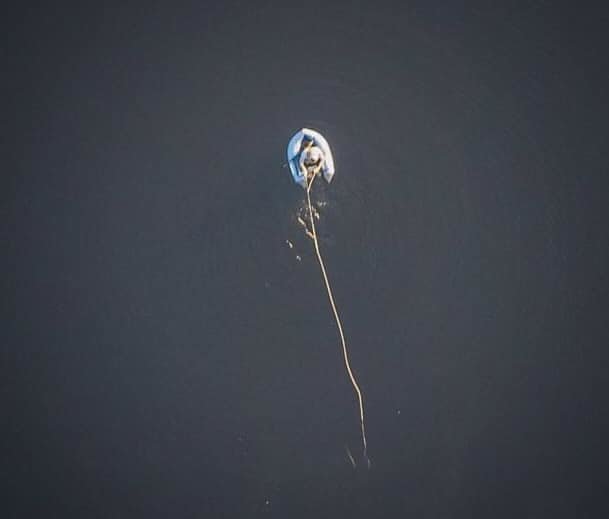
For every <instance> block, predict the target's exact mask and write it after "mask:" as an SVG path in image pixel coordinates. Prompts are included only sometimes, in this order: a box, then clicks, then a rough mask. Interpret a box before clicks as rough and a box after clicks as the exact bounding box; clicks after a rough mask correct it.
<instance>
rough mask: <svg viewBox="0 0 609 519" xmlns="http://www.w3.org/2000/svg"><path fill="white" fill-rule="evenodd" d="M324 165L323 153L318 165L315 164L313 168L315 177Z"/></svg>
mask: <svg viewBox="0 0 609 519" xmlns="http://www.w3.org/2000/svg"><path fill="white" fill-rule="evenodd" d="M325 163H326V157H325V156H324V154H323V152H322V154H321V158H320V159H319V164H317V166H315V174H316V175H317V173H319V172H320V171H321V170H322V168H323V167H324V164H325Z"/></svg>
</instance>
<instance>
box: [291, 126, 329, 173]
mask: <svg viewBox="0 0 609 519" xmlns="http://www.w3.org/2000/svg"><path fill="white" fill-rule="evenodd" d="M324 160H325V159H324V152H323V151H322V150H321V148H319V147H318V146H315V143H314V141H313V139H311V138H310V137H308V136H306V135H305V137H303V139H302V145H301V152H300V159H299V161H298V167H299V169H300V172H301V173H302V175H303V177H304V178H306V179H307V180H309V178H312V177H313V176H315V175H317V173H319V172H320V171H321V168H322V167H323V165H324Z"/></svg>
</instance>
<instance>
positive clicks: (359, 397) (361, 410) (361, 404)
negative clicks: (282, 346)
mask: <svg viewBox="0 0 609 519" xmlns="http://www.w3.org/2000/svg"><path fill="white" fill-rule="evenodd" d="M316 176H317V173H315V174H314V175H313V176H312V178H311V181H310V182H308V183H307V203H308V205H309V219H310V220H311V234H312V235H313V236H312V238H313V243H314V244H315V252H316V254H317V260H318V261H319V266H320V268H321V273H322V274H323V277H324V281H325V283H326V290H327V291H328V299H329V300H330V306H331V307H332V311H333V312H334V319H335V320H336V326H337V327H338V333H339V334H340V340H341V343H342V346H343V357H344V359H345V367H346V368H347V373H348V374H349V378H350V379H351V384H352V385H353V389H354V390H355V393H356V394H357V400H358V403H359V419H360V428H361V431H362V444H363V446H364V458H365V460H366V463H367V464H368V468H370V459H369V458H368V452H367V451H368V446H367V443H366V427H365V425H364V399H363V397H362V392H361V390H360V388H359V385H358V384H357V380H356V379H355V376H354V375H353V371H351V365H350V364H349V354H348V351H347V343H346V341H345V335H344V333H343V327H342V324H341V322H340V317H339V316H338V310H337V309H336V304H335V303H334V296H333V295H332V289H331V288H330V281H329V280H328V274H327V273H326V267H325V266H324V261H323V259H322V257H321V252H320V251H319V243H318V241H317V232H316V231H315V217H314V216H313V207H312V205H311V187H312V186H313V181H314V180H315V177H316ZM352 461H353V460H352Z"/></svg>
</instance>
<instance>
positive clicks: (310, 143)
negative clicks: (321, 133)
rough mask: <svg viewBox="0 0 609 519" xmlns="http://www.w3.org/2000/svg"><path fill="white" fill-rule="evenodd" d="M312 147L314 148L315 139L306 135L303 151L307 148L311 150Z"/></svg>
mask: <svg viewBox="0 0 609 519" xmlns="http://www.w3.org/2000/svg"><path fill="white" fill-rule="evenodd" d="M311 146H313V139H312V138H311V137H309V136H308V135H305V136H304V137H303V138H302V149H303V150H306V149H307V148H310V147H311Z"/></svg>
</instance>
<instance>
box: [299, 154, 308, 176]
mask: <svg viewBox="0 0 609 519" xmlns="http://www.w3.org/2000/svg"><path fill="white" fill-rule="evenodd" d="M304 160H305V153H304V151H302V152H301V153H300V156H299V157H298V169H299V170H300V172H301V173H302V176H303V177H305V178H307V168H305V165H304Z"/></svg>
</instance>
